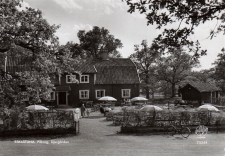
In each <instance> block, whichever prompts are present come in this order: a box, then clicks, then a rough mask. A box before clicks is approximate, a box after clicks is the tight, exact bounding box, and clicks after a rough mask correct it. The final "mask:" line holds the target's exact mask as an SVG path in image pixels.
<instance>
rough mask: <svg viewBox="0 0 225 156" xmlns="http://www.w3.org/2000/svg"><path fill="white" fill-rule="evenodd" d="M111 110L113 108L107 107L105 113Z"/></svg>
mask: <svg viewBox="0 0 225 156" xmlns="http://www.w3.org/2000/svg"><path fill="white" fill-rule="evenodd" d="M109 111H111V108H109V107H105V113H104V115H106V113H107V112H109Z"/></svg>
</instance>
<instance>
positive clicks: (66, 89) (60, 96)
mask: <svg viewBox="0 0 225 156" xmlns="http://www.w3.org/2000/svg"><path fill="white" fill-rule="evenodd" d="M75 70H76V71H79V72H80V73H82V74H77V73H75V74H66V73H64V74H63V75H61V77H60V78H59V79H60V82H59V84H58V85H57V86H56V90H55V95H54V93H53V94H52V100H53V102H54V103H55V105H57V106H59V107H60V106H62V107H63V106H72V107H79V106H80V104H81V103H82V102H83V101H91V102H93V103H99V101H98V99H99V98H101V97H103V96H112V97H114V98H116V99H117V102H116V105H120V104H121V101H124V100H129V99H131V98H133V97H136V96H139V84H140V79H139V75H138V73H137V69H136V65H135V64H134V63H133V62H132V60H131V59H128V58H109V57H101V58H90V59H89V60H87V61H86V62H85V63H83V64H81V65H80V66H78V67H76V68H75ZM77 81H78V83H77Z"/></svg>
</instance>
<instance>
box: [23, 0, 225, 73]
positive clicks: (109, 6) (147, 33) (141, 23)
mask: <svg viewBox="0 0 225 156" xmlns="http://www.w3.org/2000/svg"><path fill="white" fill-rule="evenodd" d="M23 5H24V6H30V7H32V8H36V9H40V10H41V11H42V14H43V17H44V18H45V19H47V21H48V22H49V23H50V24H51V25H52V24H56V25H60V28H59V29H58V30H57V32H56V35H57V36H58V37H59V41H60V44H65V43H67V42H68V41H73V42H74V43H79V40H78V38H77V33H78V31H79V30H85V31H89V30H91V29H92V28H93V26H98V27H104V28H106V29H108V30H109V32H110V34H112V35H114V37H115V38H118V39H120V40H121V42H122V43H123V48H121V49H119V51H120V52H121V54H122V57H124V58H126V57H129V56H130V54H132V53H134V45H136V44H141V42H142V40H147V41H148V44H149V45H151V43H152V41H153V39H154V38H156V37H157V36H158V34H160V33H161V32H162V30H158V29H156V26H154V25H148V26H147V20H146V18H145V16H144V15H143V14H140V13H138V12H135V13H134V14H130V13H128V12H127V10H128V8H129V7H128V6H127V4H126V3H125V2H122V0H24V1H23ZM217 24H218V23H217V22H216V21H211V22H207V23H205V24H204V25H200V26H199V27H198V28H197V29H196V31H195V34H194V35H193V36H191V37H190V39H193V40H199V42H200V43H201V47H202V49H207V51H208V52H207V56H203V57H201V59H200V63H201V67H200V68H199V69H196V70H200V69H209V68H211V67H213V65H212V63H213V62H214V61H215V60H216V58H217V54H218V53H219V52H221V49H222V48H223V46H225V44H224V37H223V35H222V34H220V35H218V36H217V37H215V38H214V39H212V40H210V39H207V37H208V36H209V32H210V30H212V29H214V28H215V26H216V25H217Z"/></svg>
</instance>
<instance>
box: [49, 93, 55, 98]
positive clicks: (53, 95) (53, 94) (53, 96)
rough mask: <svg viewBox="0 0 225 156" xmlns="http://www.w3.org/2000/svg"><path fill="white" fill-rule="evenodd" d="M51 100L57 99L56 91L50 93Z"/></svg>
mask: <svg viewBox="0 0 225 156" xmlns="http://www.w3.org/2000/svg"><path fill="white" fill-rule="evenodd" d="M50 100H55V92H51V93H50Z"/></svg>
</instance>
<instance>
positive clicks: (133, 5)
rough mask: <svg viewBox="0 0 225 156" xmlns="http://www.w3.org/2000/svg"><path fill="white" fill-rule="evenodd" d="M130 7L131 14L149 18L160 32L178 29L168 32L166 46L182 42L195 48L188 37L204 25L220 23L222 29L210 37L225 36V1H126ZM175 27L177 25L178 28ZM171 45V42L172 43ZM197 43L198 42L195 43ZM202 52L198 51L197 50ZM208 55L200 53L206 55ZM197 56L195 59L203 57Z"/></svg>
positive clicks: (165, 32)
mask: <svg viewBox="0 0 225 156" xmlns="http://www.w3.org/2000/svg"><path fill="white" fill-rule="evenodd" d="M123 1H125V2H126V3H127V5H128V6H129V10H128V12H129V13H133V12H135V11H136V10H138V11H139V12H140V13H141V14H145V15H146V19H147V24H148V25H149V24H151V25H154V24H155V25H157V29H161V28H163V27H164V26H167V25H171V24H173V23H174V24H175V26H176V27H175V28H172V29H165V30H164V32H163V38H164V41H165V40H167V41H168V42H167V44H168V45H171V44H176V42H174V41H177V40H180V43H182V44H190V45H191V44H192V45H193V41H190V40H188V36H189V35H190V34H193V33H194V29H195V28H196V27H197V26H199V25H200V24H202V23H205V22H207V21H211V20H213V19H215V20H217V21H218V23H219V25H218V26H216V27H215V29H214V30H212V31H211V32H210V34H209V37H211V38H212V37H214V36H216V35H217V33H219V32H221V31H222V32H224V30H225V29H224V27H225V25H224V23H225V13H224V9H225V1H224V0H222V1H216V0H182V1H179V0H123ZM176 23H178V24H177V25H176ZM170 41H172V42H170ZM196 42H197V41H196ZM198 50H199V49H198ZM205 52H206V51H201V53H203V54H204V53H205ZM201 53H196V55H199V56H200V55H201Z"/></svg>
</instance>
